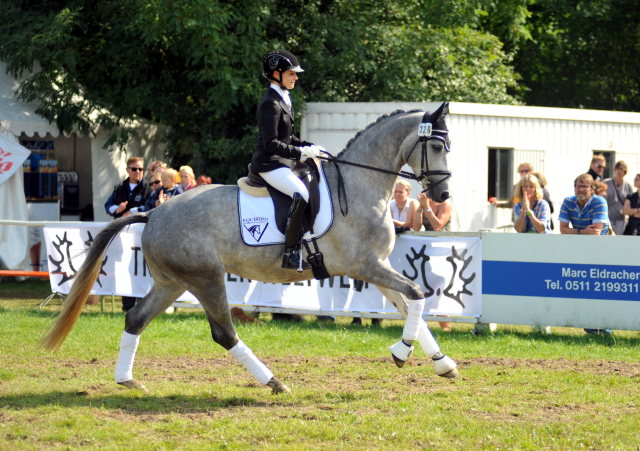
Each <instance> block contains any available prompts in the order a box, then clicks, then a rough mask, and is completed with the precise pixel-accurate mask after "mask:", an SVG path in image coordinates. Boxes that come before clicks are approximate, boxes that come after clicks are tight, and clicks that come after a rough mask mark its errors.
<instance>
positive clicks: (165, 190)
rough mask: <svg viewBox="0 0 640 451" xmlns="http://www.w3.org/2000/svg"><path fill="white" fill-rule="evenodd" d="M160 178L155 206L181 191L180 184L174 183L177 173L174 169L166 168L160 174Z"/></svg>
mask: <svg viewBox="0 0 640 451" xmlns="http://www.w3.org/2000/svg"><path fill="white" fill-rule="evenodd" d="M160 178H161V180H162V188H160V189H159V190H158V192H157V194H158V195H157V199H156V203H155V205H154V206H155V207H159V206H160V205H162V204H163V203H164V202H165V201H167V200H169V199H171V198H172V197H173V196H177V195H178V194H182V193H183V191H182V185H179V184H176V179H177V178H178V173H177V172H176V171H175V170H174V169H167V170H166V171H164V172H163V173H162V174H160Z"/></svg>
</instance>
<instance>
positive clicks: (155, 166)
mask: <svg viewBox="0 0 640 451" xmlns="http://www.w3.org/2000/svg"><path fill="white" fill-rule="evenodd" d="M165 169H167V163H164V162H162V161H160V160H155V161H152V162H151V164H150V165H149V169H148V173H149V179H151V176H152V175H153V174H155V173H160V172H162V171H164V170H165Z"/></svg>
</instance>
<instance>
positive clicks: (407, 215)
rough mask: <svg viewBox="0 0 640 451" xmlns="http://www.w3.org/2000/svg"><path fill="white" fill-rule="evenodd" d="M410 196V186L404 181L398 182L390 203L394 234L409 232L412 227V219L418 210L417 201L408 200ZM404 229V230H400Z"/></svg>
mask: <svg viewBox="0 0 640 451" xmlns="http://www.w3.org/2000/svg"><path fill="white" fill-rule="evenodd" d="M410 194H411V185H410V184H409V182H407V181H406V180H398V181H397V182H396V186H395V189H394V191H393V199H394V200H392V201H391V205H390V209H391V217H392V218H393V225H394V226H395V228H396V232H401V231H404V230H409V229H410V228H411V226H412V225H413V217H414V216H415V214H416V210H417V209H418V201H417V200H415V199H409V195H410ZM402 229H404V230H402Z"/></svg>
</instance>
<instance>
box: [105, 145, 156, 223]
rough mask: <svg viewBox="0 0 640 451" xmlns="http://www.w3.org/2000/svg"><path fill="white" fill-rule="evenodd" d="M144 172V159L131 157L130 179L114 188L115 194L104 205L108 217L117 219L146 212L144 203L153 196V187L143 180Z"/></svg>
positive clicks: (129, 161) (129, 163)
mask: <svg viewBox="0 0 640 451" xmlns="http://www.w3.org/2000/svg"><path fill="white" fill-rule="evenodd" d="M143 171H144V169H143V160H142V158H138V157H131V158H129V159H128V160H127V174H128V175H129V177H128V178H127V179H126V180H125V181H123V182H121V183H119V184H117V185H116V186H114V187H113V193H112V194H111V196H110V197H109V199H107V202H105V204H104V208H105V210H106V212H107V214H108V215H110V216H113V217H114V218H116V219H117V218H120V217H122V216H128V215H129V214H131V213H138V211H144V203H145V201H146V200H147V197H148V196H149V195H150V194H151V187H150V186H149V184H148V183H147V182H146V181H145V180H144V179H143V178H142V176H143ZM141 207H142V208H141Z"/></svg>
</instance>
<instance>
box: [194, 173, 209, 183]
mask: <svg viewBox="0 0 640 451" xmlns="http://www.w3.org/2000/svg"><path fill="white" fill-rule="evenodd" d="M202 185H211V177H209V176H207V175H204V174H203V175H201V176H200V177H198V180H197V181H196V186H202Z"/></svg>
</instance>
